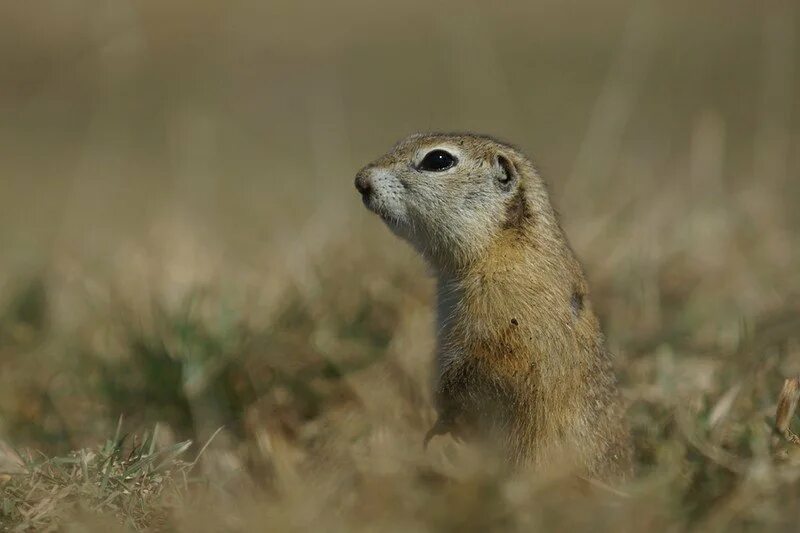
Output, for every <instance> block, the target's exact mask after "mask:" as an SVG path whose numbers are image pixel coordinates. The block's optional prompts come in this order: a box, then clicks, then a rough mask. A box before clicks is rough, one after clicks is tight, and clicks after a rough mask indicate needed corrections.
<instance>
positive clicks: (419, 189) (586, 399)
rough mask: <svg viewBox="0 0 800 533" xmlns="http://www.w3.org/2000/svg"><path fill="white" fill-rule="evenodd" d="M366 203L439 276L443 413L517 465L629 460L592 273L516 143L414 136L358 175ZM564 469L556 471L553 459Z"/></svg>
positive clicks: (444, 427)
mask: <svg viewBox="0 0 800 533" xmlns="http://www.w3.org/2000/svg"><path fill="white" fill-rule="evenodd" d="M355 185H356V188H357V189H358V191H359V192H360V193H361V195H362V198H363V201H364V204H365V205H366V206H367V208H369V209H370V210H371V211H373V212H375V213H376V214H378V215H379V216H380V217H381V218H382V219H383V221H384V222H385V223H386V225H387V226H388V227H389V228H390V229H391V230H392V231H393V232H394V233H395V234H397V235H399V236H400V237H402V238H403V239H405V240H407V241H408V242H410V243H411V244H412V245H413V246H414V247H415V248H416V249H417V250H418V251H419V252H420V253H421V254H422V256H423V257H424V258H425V259H426V260H427V261H428V263H429V264H430V265H431V267H432V268H433V270H434V271H435V273H436V276H437V279H438V283H437V293H438V308H437V314H438V316H437V320H438V324H437V325H438V339H437V353H436V369H437V372H436V380H435V383H436V384H435V401H436V409H437V412H438V417H439V418H438V420H437V422H436V423H435V425H434V427H433V428H432V429H431V430H430V431H429V433H428V435H427V436H426V443H427V440H428V439H430V438H431V437H432V436H434V435H441V434H446V433H451V434H452V435H454V436H456V437H459V438H465V439H471V440H478V441H479V442H482V443H484V444H489V443H491V444H493V445H494V446H495V448H494V449H495V450H497V451H499V452H500V454H501V457H502V458H503V460H504V461H506V462H507V463H508V464H509V465H511V466H514V467H516V466H520V465H532V466H533V467H534V468H537V469H546V468H547V467H548V466H549V465H554V464H556V463H559V464H562V466H563V463H560V461H563V460H568V461H570V464H571V465H574V466H575V467H576V468H577V469H578V470H579V471H581V472H583V473H586V474H588V475H591V476H596V477H600V478H614V477H618V476H620V475H623V476H624V475H626V474H628V473H629V472H630V468H631V447H630V438H629V433H628V429H627V425H626V423H625V421H624V418H623V412H622V411H623V410H622V406H621V403H620V399H619V394H618V392H617V387H616V379H615V376H614V371H613V368H612V364H611V359H610V356H609V353H608V352H607V351H606V348H605V346H604V339H603V334H602V332H601V330H600V326H599V324H598V321H597V318H596V316H595V314H594V312H593V310H592V304H591V300H590V298H589V292H588V288H587V284H586V280H585V277H584V274H583V271H582V268H581V266H580V264H579V263H578V261H577V259H576V258H575V255H574V253H573V251H572V249H571V248H570V245H569V243H568V242H567V239H566V237H565V235H564V232H563V230H562V229H561V226H560V224H559V221H558V217H557V214H556V212H555V210H554V209H553V207H552V205H551V203H550V199H549V196H548V193H547V190H546V186H545V184H544V181H543V180H542V178H541V177H540V176H539V174H538V172H537V171H536V169H535V168H534V166H533V164H532V163H531V161H530V160H529V159H528V158H527V157H526V156H525V155H524V154H522V153H521V152H520V151H519V150H517V149H516V148H514V147H512V146H510V145H508V144H505V143H502V142H499V141H497V140H495V139H493V138H491V137H487V136H483V135H474V134H414V135H411V136H409V137H407V138H405V139H403V140H402V141H400V142H399V143H398V144H397V145H395V146H394V148H392V149H391V151H389V153H387V154H386V155H384V156H382V157H380V158H378V159H377V160H375V161H374V162H372V163H370V164H369V165H367V166H366V167H364V168H363V169H362V170H361V171H359V172H358V174H357V176H356V179H355ZM559 468H560V467H559Z"/></svg>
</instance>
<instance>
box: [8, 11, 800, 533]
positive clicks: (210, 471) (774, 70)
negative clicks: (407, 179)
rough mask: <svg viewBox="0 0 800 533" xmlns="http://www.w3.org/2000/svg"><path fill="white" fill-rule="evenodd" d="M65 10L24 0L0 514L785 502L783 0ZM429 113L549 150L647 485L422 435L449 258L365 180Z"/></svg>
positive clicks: (493, 518)
mask: <svg viewBox="0 0 800 533" xmlns="http://www.w3.org/2000/svg"><path fill="white" fill-rule="evenodd" d="M65 6H66V4H64V5H62V4H61V3H58V2H45V3H43V4H41V7H31V6H30V5H28V4H25V5H24V7H23V4H22V3H18V4H15V3H7V5H3V6H2V7H0V21H2V22H0V25H2V26H3V31H0V62H2V63H3V64H6V65H8V66H9V67H11V68H9V69H2V70H0V72H5V74H0V76H3V77H2V78H0V84H2V86H3V88H4V90H3V92H2V96H0V146H3V157H2V158H0V250H2V254H0V438H1V439H2V440H3V441H5V443H6V445H4V446H3V447H2V448H0V470H3V472H9V473H8V474H0V476H2V477H0V484H1V485H2V486H1V488H0V491H2V493H1V495H0V528H7V529H9V530H14V529H18V530H25V529H46V528H48V527H49V528H57V527H74V528H76V530H80V529H81V528H83V527H86V525H88V526H91V527H94V528H96V529H98V530H107V529H108V528H110V527H112V525H114V526H113V527H120V528H127V529H154V528H163V529H169V530H185V531H197V530H199V531H204V530H208V531H217V530H252V529H310V528H315V529H318V528H321V529H324V530H342V531H350V530H355V529H359V530H410V529H414V530H456V529H458V530H463V529H475V530H478V529H486V528H490V527H491V528H497V529H512V530H513V529H520V530H555V529H559V528H568V529H587V530H588V529H592V530H595V529H605V530H615V531H628V530H630V531H641V530H646V529H672V530H679V529H698V530H744V529H748V530H752V529H767V528H769V529H771V530H781V529H786V530H794V529H795V527H796V523H797V520H798V518H800V516H798V512H797V509H796V505H794V502H795V501H796V498H797V497H798V496H800V490H798V489H800V479H798V476H799V475H800V463H798V456H797V451H796V448H795V447H793V446H792V445H791V443H789V442H787V441H786V440H785V439H783V438H781V437H777V436H776V435H775V433H774V431H773V429H772V428H773V427H774V426H775V424H776V420H775V413H776V409H777V399H778V394H779V392H780V391H781V387H782V384H783V383H784V380H785V379H786V378H790V377H793V376H797V375H798V374H800V278H798V275H797V274H798V272H800V216H799V215H798V210H797V209H796V207H795V203H796V202H797V199H798V198H800V180H798V176H799V175H800V159H799V158H798V154H800V127H799V126H798V125H799V124H800V123H799V122H798V120H800V114H799V113H798V110H800V90H798V76H800V70H798V68H797V63H798V60H797V58H798V57H800V38H799V37H798V16H799V15H798V10H797V8H796V7H795V6H793V5H792V4H791V3H788V2H787V3H780V2H775V3H770V4H767V5H764V6H760V5H756V4H755V3H753V4H736V5H732V4H731V3H729V2H722V1H713V2H707V3H703V4H702V5H697V3H690V2H688V1H682V0H680V1H677V2H663V1H662V2H658V1H652V2H637V3H632V2H627V1H622V0H614V1H608V2H603V3H593V2H575V3H569V4H564V3H560V2H540V3H535V4H533V5H528V3H523V2H509V3H503V4H502V5H501V6H495V7H491V8H490V7H489V6H488V4H487V5H486V6H483V5H478V4H466V3H455V2H446V3H443V4H441V5H439V6H438V7H435V6H432V5H429V4H428V3H424V2H418V1H416V0H412V1H408V2H403V3H401V4H397V3H395V4H392V5H386V6H381V7H376V6H374V5H373V4H372V3H367V2H362V1H355V0H348V1H346V2H342V3H337V5H330V6H318V5H314V6H311V5H307V4H304V3H302V2H300V3H297V2H291V3H290V2H270V3H261V4H258V5H256V4H247V3H245V2H232V3H231V2H229V3H213V2H197V1H193V2H180V1H176V2H169V3H163V2H162V3H149V2H144V3H132V2H122V1H119V2H112V3H110V4H104V6H103V7H101V6H99V5H89V4H88V3H87V4H85V5H72V6H71V7H65ZM334 20H336V21H338V22H336V23H333V22H332V21H334ZM390 21H391V23H390ZM410 28H413V29H414V31H413V32H411V31H410ZM6 76H7V77H6ZM417 129H444V130H454V129H455V130H457V129H472V130H478V131H484V132H487V133H492V134H496V135H499V136H500V137H503V138H506V139H509V140H511V141H513V142H515V143H516V144H518V145H519V146H521V147H522V148H523V149H524V150H526V151H528V152H530V153H531V154H532V155H533V156H534V158H535V159H536V160H537V161H538V164H539V166H540V167H541V168H542V171H543V173H544V175H545V176H546V177H547V178H549V181H550V182H551V185H552V189H553V194H554V197H555V199H556V203H557V205H558V207H559V209H560V211H561V212H562V213H563V216H564V224H565V226H566V230H567V233H568V234H569V235H570V237H571V239H572V241H573V244H574V247H575V249H576V251H577V252H578V254H579V256H580V257H581V258H582V259H583V261H584V263H585V265H586V268H587V271H588V272H589V276H590V278H591V282H592V291H593V297H594V300H595V302H596V307H597V308H598V309H599V312H600V314H601V317H602V319H603V323H604V329H605V331H606V333H607V336H608V342H609V346H610V347H611V349H612V350H613V352H614V353H615V354H616V362H617V366H618V368H619V372H620V376H621V380H622V384H623V387H624V394H625V397H626V399H627V401H628V404H629V417H630V420H631V424H632V426H633V429H634V436H635V443H636V454H637V455H636V461H637V476H636V478H635V479H634V480H632V481H631V482H630V483H628V484H626V485H625V486H622V487H613V488H612V487H605V486H600V485H596V484H591V483H578V482H575V481H565V480H559V479H540V478H538V477H536V476H532V475H518V476H514V477H512V478H510V479H509V478H505V477H499V476H496V475H495V474H494V473H493V472H492V471H491V469H490V468H487V467H485V465H481V464H476V463H475V461H474V458H473V457H471V455H470V453H471V452H470V450H469V449H467V448H465V447H462V446H458V445H456V444H454V443H452V442H449V441H448V440H446V439H441V440H440V439H437V440H436V441H434V442H433V443H432V446H431V449H430V450H429V451H428V452H425V451H423V449H422V446H421V442H422V438H423V436H424V434H425V431H426V430H427V429H428V427H429V426H430V424H431V423H432V421H433V412H432V409H431V407H430V398H429V392H428V380H429V366H430V358H431V353H432V349H433V330H432V319H433V317H432V309H431V297H432V284H431V280H430V279H429V278H428V276H427V275H426V273H425V268H424V266H423V265H422V264H421V262H420V261H419V260H418V259H417V258H416V257H415V256H414V254H413V253H412V252H411V251H410V250H409V249H407V248H406V247H405V246H404V245H402V244H401V243H399V242H398V241H396V240H395V239H394V238H392V237H390V235H389V233H388V231H386V230H385V228H383V227H382V226H381V224H380V222H379V221H378V220H375V219H374V218H373V217H370V216H369V214H368V213H366V212H364V210H363V208H362V206H361V205H360V202H359V199H358V198H357V195H356V194H355V192H354V191H353V190H352V175H353V173H354V171H355V169H357V168H358V167H359V166H360V165H361V164H362V163H363V162H365V161H368V160H370V159H371V158H372V157H374V156H375V155H376V154H378V153H381V152H382V151H384V150H385V149H386V148H387V146H388V145H389V144H390V143H392V142H393V141H395V140H396V139H397V138H399V137H401V136H402V135H404V134H405V133H407V132H408V131H411V130H417ZM786 398H787V399H788V400H791V398H792V397H791V394H788V393H787V396H786ZM791 405H792V402H791V401H789V402H788V404H787V406H786V407H787V409H786V411H787V412H788V411H789V410H790V409H789V408H790V407H791ZM121 414H122V415H124V423H123V426H122V429H121V434H120V435H118V436H117V437H113V438H110V436H111V435H114V434H115V431H116V428H117V422H118V420H119V416H120V415H121ZM790 418H791V417H785V416H780V417H779V420H778V429H779V431H780V432H782V433H785V434H790V433H788V432H790V431H792V427H793V425H792V424H791V419H790ZM156 423H158V427H159V431H158V434H157V435H156V437H155V438H150V437H145V432H146V431H148V430H152V428H153V427H154V425H155V424H156ZM220 427H222V428H223V429H222V430H221V431H220V432H219V433H218V434H217V435H216V437H215V438H214V439H213V440H210V439H211V436H212V435H214V433H215V432H216V431H217V429H218V428H220ZM122 434H128V435H129V436H128V437H127V439H124V440H122V439H121V435H122ZM134 435H140V436H141V437H138V440H137V438H135V437H134ZM121 440H122V442H120V441H121ZM187 440H192V441H193V442H194V443H195V444H194V445H193V446H192V447H190V448H188V449H185V450H184V449H183V446H182V445H181V444H180V443H182V442H184V441H187ZM209 441H210V444H209V446H208V448H207V449H206V450H205V452H204V453H203V454H202V456H201V457H200V459H199V461H197V463H196V464H194V465H193V462H194V460H195V457H197V456H198V454H199V451H200V450H199V448H200V446H201V445H202V444H203V443H207V442H209ZM100 443H105V444H100ZM145 443H146V444H145ZM151 444H152V447H151ZM15 450H16V451H15ZM29 450H36V451H35V452H34V451H29ZM73 450H79V451H73ZM80 450H83V451H80ZM178 450H181V451H183V453H182V454H181V455H180V456H177V457H165V456H170V455H171V452H174V451H178ZM153 454H155V455H153ZM165 458H166V459H168V460H167V461H165V462H163V464H159V465H156V464H155V463H156V462H158V463H162V459H165ZM133 465H138V467H137V469H136V470H135V471H131V470H130V469H131V468H132V467H133ZM191 465H193V467H191ZM70 524H72V525H73V526H70Z"/></svg>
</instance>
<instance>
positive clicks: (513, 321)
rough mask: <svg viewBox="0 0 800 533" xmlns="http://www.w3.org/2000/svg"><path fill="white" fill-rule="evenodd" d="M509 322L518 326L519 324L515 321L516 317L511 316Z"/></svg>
mask: <svg viewBox="0 0 800 533" xmlns="http://www.w3.org/2000/svg"><path fill="white" fill-rule="evenodd" d="M511 324H513V325H514V326H518V325H519V322H517V319H516V318H512V319H511Z"/></svg>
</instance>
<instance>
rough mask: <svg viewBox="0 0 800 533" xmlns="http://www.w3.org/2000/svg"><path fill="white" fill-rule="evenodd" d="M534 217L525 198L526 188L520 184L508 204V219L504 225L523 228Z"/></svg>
mask: <svg viewBox="0 0 800 533" xmlns="http://www.w3.org/2000/svg"><path fill="white" fill-rule="evenodd" d="M532 218H533V213H531V210H530V207H529V206H528V200H527V199H526V198H525V189H524V188H523V187H522V186H520V187H519V188H518V189H517V192H516V194H514V196H513V197H512V198H511V199H510V200H509V202H508V204H507V206H506V221H505V224H504V226H503V227H504V228H506V229H522V227H524V226H525V224H526V223H529V222H530V220H531V219H532Z"/></svg>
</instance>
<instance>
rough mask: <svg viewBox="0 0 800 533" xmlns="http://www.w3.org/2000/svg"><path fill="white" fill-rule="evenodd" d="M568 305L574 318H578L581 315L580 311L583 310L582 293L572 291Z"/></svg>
mask: <svg viewBox="0 0 800 533" xmlns="http://www.w3.org/2000/svg"><path fill="white" fill-rule="evenodd" d="M569 306H570V308H571V309H572V315H573V316H574V317H575V318H578V317H579V316H580V315H581V311H583V294H581V293H579V292H577V291H576V292H573V293H572V298H570V301H569Z"/></svg>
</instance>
